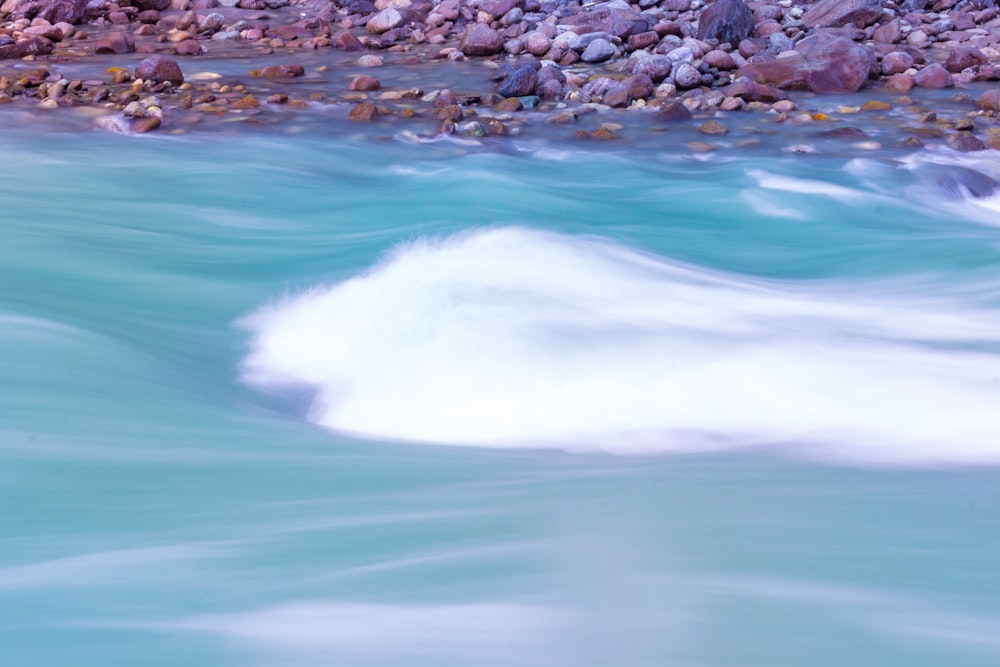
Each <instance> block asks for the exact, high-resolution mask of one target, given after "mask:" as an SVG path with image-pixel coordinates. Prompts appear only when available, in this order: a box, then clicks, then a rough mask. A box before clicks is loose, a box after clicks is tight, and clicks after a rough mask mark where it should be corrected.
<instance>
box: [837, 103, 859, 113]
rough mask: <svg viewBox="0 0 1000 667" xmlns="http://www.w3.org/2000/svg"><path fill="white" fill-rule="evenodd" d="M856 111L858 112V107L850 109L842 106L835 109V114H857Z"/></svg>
mask: <svg viewBox="0 0 1000 667" xmlns="http://www.w3.org/2000/svg"><path fill="white" fill-rule="evenodd" d="M858 111H859V109H858V107H851V106H847V105H844V106H842V107H839V108H838V109H837V113H842V114H850V113H857V112H858Z"/></svg>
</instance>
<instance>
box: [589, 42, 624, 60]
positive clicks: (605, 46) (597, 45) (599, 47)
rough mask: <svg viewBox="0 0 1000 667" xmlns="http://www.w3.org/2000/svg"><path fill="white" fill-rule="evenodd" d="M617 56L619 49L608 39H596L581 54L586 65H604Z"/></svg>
mask: <svg viewBox="0 0 1000 667" xmlns="http://www.w3.org/2000/svg"><path fill="white" fill-rule="evenodd" d="M616 55H618V49H616V48H615V46H614V44H612V43H611V42H609V41H608V40H606V39H595V40H594V41H592V42H591V43H590V44H588V45H587V48H586V49H584V51H583V53H582V54H580V60H582V61H583V62H585V63H602V62H604V61H605V60H609V59H611V58H613V57H615V56H616Z"/></svg>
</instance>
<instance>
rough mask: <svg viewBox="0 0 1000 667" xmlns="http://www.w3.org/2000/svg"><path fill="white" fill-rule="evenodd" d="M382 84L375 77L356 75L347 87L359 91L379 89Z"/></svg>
mask: <svg viewBox="0 0 1000 667" xmlns="http://www.w3.org/2000/svg"><path fill="white" fill-rule="evenodd" d="M381 85H382V84H381V83H380V82H379V80H378V79H376V78H375V77H373V76H364V75H362V76H356V77H354V79H353V80H352V81H351V83H350V85H348V86H347V89H348V90H357V91H369V90H378V89H379V88H380V87H381Z"/></svg>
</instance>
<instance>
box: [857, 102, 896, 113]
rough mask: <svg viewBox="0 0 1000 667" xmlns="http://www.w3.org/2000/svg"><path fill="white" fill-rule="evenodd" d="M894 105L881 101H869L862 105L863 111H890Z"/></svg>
mask: <svg viewBox="0 0 1000 667" xmlns="http://www.w3.org/2000/svg"><path fill="white" fill-rule="evenodd" d="M891 109H892V105H891V104H889V103H887V102H883V101H881V100H868V101H867V102H865V103H864V104H862V105H861V111H889V110H891Z"/></svg>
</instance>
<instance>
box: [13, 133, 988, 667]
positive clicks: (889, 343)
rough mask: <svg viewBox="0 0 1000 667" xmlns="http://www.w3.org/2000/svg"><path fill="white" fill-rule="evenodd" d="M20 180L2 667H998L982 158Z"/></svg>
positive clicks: (353, 154)
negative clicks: (973, 173) (975, 193)
mask: <svg viewBox="0 0 1000 667" xmlns="http://www.w3.org/2000/svg"><path fill="white" fill-rule="evenodd" d="M0 156H2V158H3V164H4V165H5V166H4V167H3V178H2V181H0V183H2V185H0V192H2V195H3V201H4V215H3V222H2V224H0V250H2V252H0V286H2V290H0V456H2V466H0V647H3V654H4V655H5V659H4V662H5V664H6V662H9V663H10V664H12V665H32V666H35V665H38V666H49V665H53V666H54V665H68V664H74V665H95V666H96V665H101V666H115V665H122V666H124V665H137V664H142V665H177V664H189V665H205V666H208V665H212V666H215V665H219V666H228V665H234V666H236V665H239V666H243V665H274V666H277V665H333V664H336V665H400V664H416V665H468V664H484V665H697V666H711V667H715V666H737V665H740V666H746V665H769V666H771V665H796V666H805V665H808V666H810V667H812V666H817V667H819V666H826V665H830V666H833V665H843V664H845V663H849V662H853V663H857V664H873V665H874V664H878V665H886V666H892V665H906V666H908V667H921V666H931V665H935V666H936V665H941V664H952V665H963V666H966V665H967V666H970V667H973V666H980V665H982V666H987V665H995V664H997V661H998V660H1000V641H998V640H997V637H1000V602H998V600H1000V576H998V570H997V566H996V563H997V562H1000V538H998V535H1000V532H998V529H1000V492H998V490H997V489H998V488H1000V487H998V482H1000V473H998V469H997V467H996V464H997V463H998V462H1000V416H998V415H1000V410H994V409H993V408H994V406H996V405H998V400H1000V333H998V332H1000V328H998V327H997V325H998V324H1000V297H998V296H997V295H998V294H1000V292H998V291H997V287H998V285H1000V227H998V226H995V225H994V224H991V223H993V222H995V215H996V213H997V210H998V206H997V203H996V200H995V198H991V196H989V195H987V196H986V197H984V198H981V199H979V200H974V199H973V198H971V197H969V196H968V195H969V189H970V188H969V186H968V183H970V182H971V181H969V180H968V179H970V178H971V177H970V176H969V175H968V174H966V173H965V172H963V171H962V169H965V168H969V169H975V170H978V172H989V170H990V169H991V168H994V167H992V166H991V164H990V160H988V159H985V160H979V161H966V162H962V160H961V159H959V158H956V157H954V156H951V155H947V154H927V155H923V156H919V157H916V158H914V157H910V158H906V159H905V160H900V161H894V160H889V159H880V158H877V157H872V158H866V159H845V158H832V157H831V158H822V157H802V156H792V155H789V156H786V157H774V156H771V157H770V158H769V159H767V160H764V159H761V158H760V156H754V155H745V156H742V157H728V158H727V157H718V156H713V157H712V158H710V159H692V158H690V157H685V156H683V155H682V154H676V155H675V154H671V153H669V152H664V151H655V152H654V151H643V150H642V149H641V147H637V146H631V147H628V146H626V147H618V148H608V149H604V148H603V147H602V148H601V149H599V150H592V147H590V146H587V145H579V146H572V145H565V146H560V145H548V144H539V143H535V144H532V143H527V142H525V143H521V144H519V143H517V142H516V140H511V141H509V142H507V143H504V144H500V145H497V146H495V147H492V148H490V147H487V148H478V147H471V146H466V145H463V144H460V143H452V142H438V143H433V144H411V143H407V142H405V141H394V140H391V139H383V140H371V139H370V138H365V137H355V136H343V137H336V136H331V137H323V138H317V137H315V136H300V137H282V138H276V137H274V136H269V135H263V134H262V135H254V134H247V135H245V136H240V137H238V138H233V137H231V136H224V137H210V136H209V137H206V136H201V137H186V138H182V137H168V138H163V137H153V138H147V137H140V138H137V137H123V136H116V135H107V134H102V133H96V132H95V133H82V134H65V135H61V134H54V135H48V136H24V135H20V134H19V135H13V134H11V133H10V132H5V133H2V134H0ZM956 174H957V175H956ZM994 176H995V174H994Z"/></svg>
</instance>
